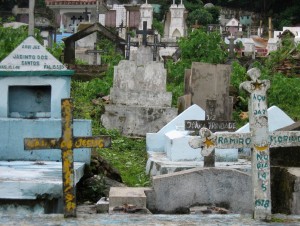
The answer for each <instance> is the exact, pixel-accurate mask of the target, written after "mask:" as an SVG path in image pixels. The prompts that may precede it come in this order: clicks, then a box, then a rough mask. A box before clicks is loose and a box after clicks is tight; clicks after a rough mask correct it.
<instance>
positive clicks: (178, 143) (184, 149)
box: [165, 130, 203, 161]
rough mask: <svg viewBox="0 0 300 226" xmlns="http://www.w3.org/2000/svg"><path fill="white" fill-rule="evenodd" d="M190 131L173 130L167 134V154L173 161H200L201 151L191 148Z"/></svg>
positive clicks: (201, 158)
mask: <svg viewBox="0 0 300 226" xmlns="http://www.w3.org/2000/svg"><path fill="white" fill-rule="evenodd" d="M187 135H188V131H178V130H173V131H170V132H168V133H166V134H165V136H166V138H165V152H166V154H167V157H168V159H170V160H171V161H200V160H203V157H202V156H201V155H200V153H199V150H196V149H193V148H191V147H190V146H189V143H188V142H189V140H190V138H191V137H190V136H187Z"/></svg>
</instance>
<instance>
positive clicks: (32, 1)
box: [12, 0, 35, 36]
mask: <svg viewBox="0 0 300 226" xmlns="http://www.w3.org/2000/svg"><path fill="white" fill-rule="evenodd" d="M34 5H35V0H29V8H28V9H27V8H19V7H18V5H15V6H14V8H13V9H12V13H13V14H14V15H18V14H28V15H29V21H28V25H29V26H28V36H33V35H34Z"/></svg>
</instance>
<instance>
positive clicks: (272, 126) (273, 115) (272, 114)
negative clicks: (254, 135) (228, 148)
mask: <svg viewBox="0 0 300 226" xmlns="http://www.w3.org/2000/svg"><path fill="white" fill-rule="evenodd" d="M268 118H269V119H268V120H269V121H268V125H269V131H270V132H272V131H275V130H278V129H280V128H283V127H286V126H289V125H292V124H293V123H295V121H294V120H293V119H291V118H290V117H289V116H288V115H287V114H286V113H285V112H284V111H282V110H281V109H280V108H279V107H277V106H272V107H270V108H268ZM248 132H249V123H247V124H246V125H244V126H243V127H241V128H239V129H238V130H237V131H236V133H248Z"/></svg>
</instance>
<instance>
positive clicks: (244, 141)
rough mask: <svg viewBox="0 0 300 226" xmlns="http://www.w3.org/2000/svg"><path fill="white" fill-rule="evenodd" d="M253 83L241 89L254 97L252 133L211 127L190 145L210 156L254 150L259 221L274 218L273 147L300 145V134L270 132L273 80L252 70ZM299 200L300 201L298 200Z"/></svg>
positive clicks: (254, 200)
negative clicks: (233, 150)
mask: <svg viewBox="0 0 300 226" xmlns="http://www.w3.org/2000/svg"><path fill="white" fill-rule="evenodd" d="M247 73H248V75H249V77H250V78H251V81H247V82H243V83H242V84H241V86H240V87H242V88H243V89H244V90H246V91H247V92H248V93H249V94H250V99H249V121H250V132H249V133H221V132H220V133H212V132H211V131H210V130H208V129H207V128H202V129H201V130H200V136H199V137H197V138H192V139H191V140H190V141H189V143H190V145H191V147H193V148H200V147H201V148H202V150H201V153H202V155H204V156H205V155H209V154H210V153H211V152H212V151H213V150H214V149H215V148H220V149H227V148H252V161H251V162H252V167H251V170H252V191H253V193H252V194H253V195H252V208H253V216H254V218H255V219H262V220H268V219H270V218H271V207H272V200H271V177H270V152H269V148H270V147H289V146H300V131H273V132H269V129H268V111H267V98H266V92H267V90H268V89H269V87H270V81H269V80H259V77H260V71H259V69H257V68H252V69H251V70H249V71H248V72H247ZM296 200H297V199H296Z"/></svg>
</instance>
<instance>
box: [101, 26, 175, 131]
mask: <svg viewBox="0 0 300 226" xmlns="http://www.w3.org/2000/svg"><path fill="white" fill-rule="evenodd" d="M145 25H146V24H145V23H144V28H145ZM143 36H144V38H143V40H144V41H143V45H142V46H141V47H139V48H138V50H137V54H136V60H132V56H130V59H131V60H122V61H120V63H119V65H118V66H115V68H114V81H113V87H112V88H111V90H110V104H108V105H106V106H105V113H104V114H103V115H102V116H101V121H102V124H103V125H104V127H105V128H107V129H118V130H119V131H120V132H121V133H123V134H125V135H134V136H136V135H137V136H145V135H146V133H147V132H157V131H158V130H159V129H160V128H161V127H162V125H165V124H166V123H168V122H169V121H171V119H172V118H174V117H175V116H176V115H177V109H175V108H172V107H171V102H172V94H171V93H170V92H166V75H167V72H166V69H165V68H164V65H163V63H161V62H155V61H153V53H152V49H151V47H148V46H146V44H147V39H146V38H145V37H146V36H147V32H145V29H144V32H143ZM145 42H146V43H145Z"/></svg>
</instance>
